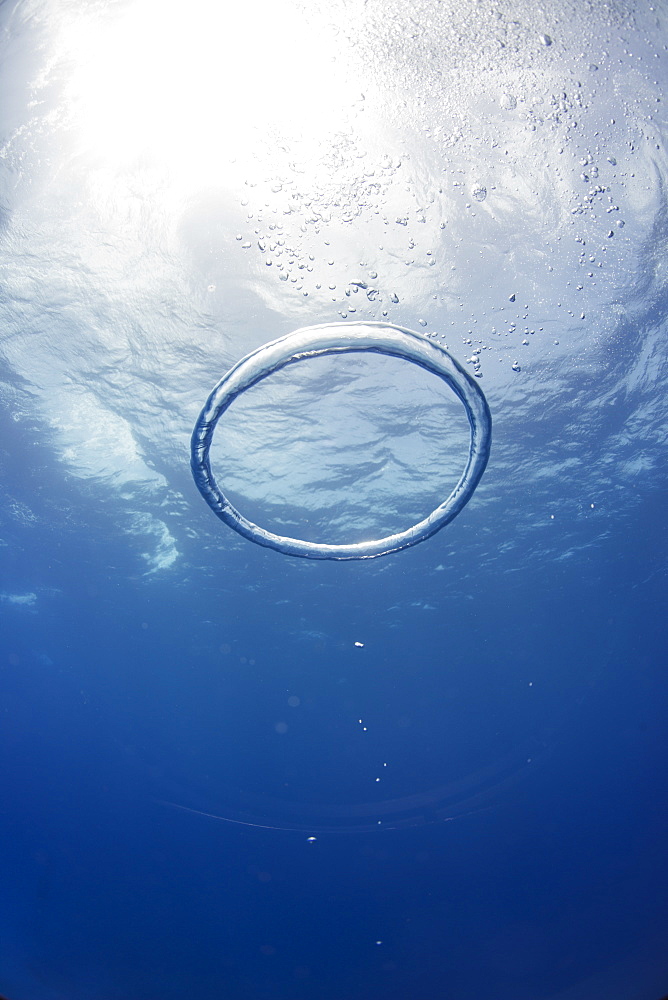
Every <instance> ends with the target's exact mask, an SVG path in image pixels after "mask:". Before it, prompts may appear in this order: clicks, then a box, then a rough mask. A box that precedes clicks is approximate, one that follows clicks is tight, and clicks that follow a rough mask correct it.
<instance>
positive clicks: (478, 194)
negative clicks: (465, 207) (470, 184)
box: [471, 184, 487, 201]
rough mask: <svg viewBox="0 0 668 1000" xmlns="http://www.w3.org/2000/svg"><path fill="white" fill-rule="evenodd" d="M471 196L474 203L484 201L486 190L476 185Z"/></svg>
mask: <svg viewBox="0 0 668 1000" xmlns="http://www.w3.org/2000/svg"><path fill="white" fill-rule="evenodd" d="M471 194H472V195H473V197H474V198H475V200H476V201H484V200H485V198H486V197H487V188H486V187H485V186H484V185H483V184H476V185H475V187H474V188H473V190H472V191H471Z"/></svg>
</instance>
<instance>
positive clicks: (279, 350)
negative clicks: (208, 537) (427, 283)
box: [190, 323, 492, 559]
mask: <svg viewBox="0 0 668 1000" xmlns="http://www.w3.org/2000/svg"><path fill="white" fill-rule="evenodd" d="M351 352H371V353H376V354H387V355H390V356H392V357H396V358H403V359H404V360H405V361H410V362H412V363H413V364H416V365H419V367H421V368H425V369H426V370H427V371H429V372H432V373H433V374H434V375H438V376H439V378H441V379H443V381H444V382H446V383H447V384H448V385H449V386H450V388H451V389H452V390H453V392H454V393H455V395H456V396H457V397H458V398H459V399H460V400H461V402H462V403H463V405H464V409H465V410H466V415H467V417H468V420H469V425H470V428H471V440H470V445H469V454H468V461H467V463H466V468H465V469H464V471H463V473H462V475H461V477H460V479H459V482H458V483H457V485H456V486H455V488H454V489H453V491H452V493H451V494H450V496H449V497H448V498H447V500H445V501H444V502H443V503H442V504H440V505H439V506H438V507H436V509H435V510H433V511H432V513H431V514H429V515H428V517H425V518H424V520H422V521H419V522H418V523H417V524H415V525H413V527H412V528H407V529H406V530H405V531H401V532H398V533H396V534H393V535H387V536H386V537H385V538H378V539H374V540H371V541H366V542H355V543H351V544H343V545H329V544H324V543H320V542H307V541H304V540H303V539H301V538H290V537H286V536H283V535H276V534H274V533H273V532H271V531H267V530H266V529H264V528H261V527H259V526H258V525H257V524H253V522H252V521H249V520H248V519H247V518H245V517H244V516H243V514H241V513H240V512H239V511H238V510H237V509H236V508H235V507H234V506H233V505H232V504H231V503H230V501H229V500H228V499H227V497H226V496H225V495H224V493H223V491H222V490H221V489H220V487H219V486H218V483H217V482H216V479H215V477H214V475H213V473H212V471H211V464H210V461H209V450H210V448H211V442H212V440H213V433H214V430H215V428H216V424H217V423H218V421H219V420H220V418H221V416H222V415H223V413H224V412H225V410H227V409H228V407H229V406H230V405H231V403H232V402H233V401H234V400H235V399H236V398H237V396H239V395H241V393H242V392H245V391H246V389H250V388H251V386H253V385H256V384H257V383H258V382H260V381H261V380H262V379H264V378H266V377H267V376H268V375H271V374H273V372H276V371H279V370H280V369H281V368H285V367H286V366H287V365H291V364H294V363H295V362H297V361H304V360H307V359H309V358H316V357H321V356H322V355H326V354H347V353H351ZM491 439H492V418H491V415H490V412H489V407H488V405H487V400H486V399H485V396H484V395H483V392H482V390H481V389H480V387H479V386H478V385H477V383H476V382H474V380H473V379H472V378H471V376H470V375H469V374H468V373H467V372H466V371H464V369H463V368H462V367H461V365H460V364H459V363H458V362H457V361H455V359H454V358H453V357H451V356H450V354H448V352H447V351H446V350H445V349H444V348H443V347H441V346H440V345H439V344H437V343H436V342H435V341H433V340H429V339H428V338H427V337H425V336H423V335H422V334H420V333H414V332H413V331H411V330H404V329H402V328H401V327H398V326H392V325H390V324H389V323H327V324H323V325H321V326H309V327H304V328H303V329H301V330H296V331H295V332H294V333H291V334H289V335H288V336H287V337H281V338H280V340H274V341H272V342H271V343H269V344H265V345H264V346H263V347H259V348H258V349H257V350H255V351H253V352H252V353H251V354H248V355H246V357H245V358H242V359H241V361H238V362H237V364H236V365H234V367H233V368H230V370H229V371H228V372H227V374H226V375H223V377H222V378H221V380H220V382H218V384H217V385H216V386H215V387H214V389H213V390H212V392H211V394H210V395H209V398H208V399H207V401H206V403H205V404H204V408H203V409H202V412H201V413H200V415H199V417H198V420H197V423H196V424H195V429H194V431H193V434H192V440H191V461H190V464H191V468H192V473H193V477H194V479H195V483H196V485H197V488H198V490H199V491H200V493H201V494H202V496H203V497H204V499H205V500H206V502H207V503H208V505H209V507H211V509H212V511H213V512H214V514H216V515H217V517H219V518H220V519H221V521H224V522H225V524H227V525H229V527H230V528H233V529H234V530H235V531H237V532H238V533H239V534H240V535H243V536H244V538H248V539H250V540H251V541H252V542H256V543H257V544H258V545H264V546H267V547H268V548H272V549H277V550H278V551H279V552H283V553H284V554H285V555H291V556H302V557H303V558H306V559H373V558H375V557H377V556H384V555H387V554H388V553H390V552H397V551H398V550H399V549H405V548H408V547H409V546H411V545H417V544H418V542H423V541H424V540H425V539H426V538H429V537H430V536H431V535H434V534H435V533H436V532H437V531H439V530H440V529H441V528H442V527H444V526H445V525H446V524H448V523H449V522H450V521H452V520H453V518H455V517H456V516H457V514H459V513H460V511H461V510H462V509H463V508H464V507H465V505H466V504H467V503H468V501H469V500H470V499H471V497H472V496H473V492H474V490H475V488H476V486H477V485H478V483H479V482H480V477H481V476H482V474H483V472H484V471H485V466H486V465H487V460H488V458H489V450H490V445H491Z"/></svg>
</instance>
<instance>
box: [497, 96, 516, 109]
mask: <svg viewBox="0 0 668 1000" xmlns="http://www.w3.org/2000/svg"><path fill="white" fill-rule="evenodd" d="M499 104H500V105H501V107H502V108H503V110H504V111H514V110H515V108H516V107H517V98H515V97H513V95H512V94H502V95H501V100H500V101H499Z"/></svg>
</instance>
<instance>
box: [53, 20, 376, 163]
mask: <svg viewBox="0 0 668 1000" xmlns="http://www.w3.org/2000/svg"><path fill="white" fill-rule="evenodd" d="M309 14H311V11H310V10H309ZM63 50H64V51H65V53H66V59H67V63H68V66H69V82H68V85H67V99H68V106H69V113H70V117H71V120H72V124H73V126H74V131H75V135H76V136H77V145H78V146H79V148H80V149H81V151H83V152H86V153H87V154H89V155H91V156H93V157H95V158H98V159H102V160H103V161H105V163H107V164H108V165H110V166H119V167H120V166H129V165H130V164H133V163H135V162H138V161H141V162H143V163H145V164H150V165H155V166H159V167H164V168H166V169H168V170H169V172H170V173H172V174H181V175H185V176H187V177H188V179H189V180H190V181H191V182H197V181H198V180H199V181H202V180H205V179H206V178H207V176H208V175H209V174H211V175H216V176H219V175H220V170H221V166H222V164H224V163H230V162H234V161H237V162H240V161H243V160H248V158H249V157H252V156H254V155H256V150H257V145H258V142H260V143H262V142H264V143H265V144H266V143H267V142H268V143H269V144H271V142H274V141H275V142H277V143H283V144H284V145H287V146H290V145H294V146H295V147H298V148H299V152H300V159H302V160H303V159H304V156H305V155H306V156H308V152H309V149H311V148H312V149H313V151H314V152H315V151H316V150H317V148H318V146H319V145H320V143H322V141H323V139H324V138H325V137H326V136H327V135H328V134H332V133H336V132H337V131H338V130H340V129H342V128H344V127H345V125H346V122H347V121H348V117H349V112H350V107H351V105H352V104H353V103H354V101H355V100H356V99H357V98H359V93H358V91H357V90H356V88H355V86H354V81H351V80H350V79H349V76H348V75H347V72H346V66H345V58H344V56H343V55H342V54H341V53H339V52H337V51H336V44H335V36H334V35H333V33H332V31H325V30H318V26H317V25H316V24H314V22H313V19H312V18H309V19H308V20H307V19H305V18H304V17H303V16H302V15H301V14H300V11H299V9H298V6H297V5H296V4H295V2H294V0H292V2H291V0H283V2H281V0H255V2H251V3H239V4H237V3H235V4H234V5H231V4H221V3H219V2H216V0H192V2H190V3H189V4H187V5H185V4H183V3H178V4H177V3H174V2H169V0H167V2H165V0H163V2H158V0H134V2H132V3H130V4H129V5H127V6H125V7H123V8H122V12H121V13H116V14H115V16H114V18H113V20H112V21H111V22H109V21H107V22H105V23H102V21H101V20H100V19H96V17H94V16H82V17H81V18H80V19H79V20H75V22H74V23H70V24H69V26H68V27H67V31H66V32H64V38H63V43H62V46H61V51H63Z"/></svg>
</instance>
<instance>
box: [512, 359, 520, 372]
mask: <svg viewBox="0 0 668 1000" xmlns="http://www.w3.org/2000/svg"><path fill="white" fill-rule="evenodd" d="M510 367H511V368H512V370H513V371H514V372H521V371H522V369H521V367H520V364H519V362H518V361H514V362H513V363H512V365H511V366H510Z"/></svg>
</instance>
